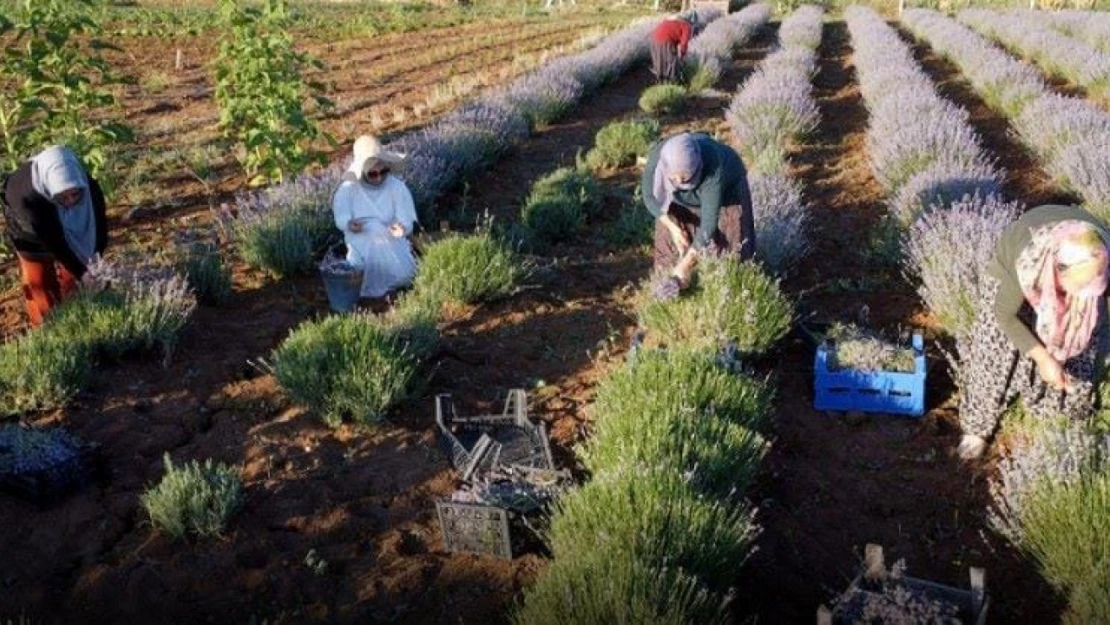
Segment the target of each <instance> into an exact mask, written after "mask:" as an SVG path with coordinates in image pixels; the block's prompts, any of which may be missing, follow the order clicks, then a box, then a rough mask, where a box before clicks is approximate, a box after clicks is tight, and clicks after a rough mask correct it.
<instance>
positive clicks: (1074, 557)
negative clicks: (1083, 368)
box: [990, 419, 1110, 625]
mask: <svg viewBox="0 0 1110 625" xmlns="http://www.w3.org/2000/svg"><path fill="white" fill-rule="evenodd" d="M1013 429H1014V431H1013V432H1012V435H1013V437H1014V439H1015V444H1014V445H1012V446H1011V449H1010V451H1009V454H1008V455H1007V457H1005V458H1003V459H1002V460H1001V461H1000V462H999V463H998V474H997V476H996V477H995V478H994V479H993V480H992V482H991V495H992V498H993V501H994V510H992V512H991V516H990V521H991V524H992V525H993V526H994V528H995V529H996V530H997V531H998V532H999V533H1000V534H1002V535H1003V536H1005V537H1006V538H1007V539H1009V540H1010V541H1011V542H1013V544H1014V545H1016V546H1018V547H1019V548H1020V549H1022V550H1023V551H1024V552H1025V553H1026V554H1027V555H1028V556H1029V557H1031V558H1032V559H1033V560H1034V561H1036V562H1037V563H1038V565H1039V566H1040V569H1041V572H1042V573H1043V574H1044V576H1045V579H1047V580H1048V582H1049V583H1050V584H1052V586H1054V587H1055V588H1056V589H1057V591H1059V592H1060V593H1061V595H1063V596H1064V597H1065V598H1066V600H1067V608H1066V610H1065V612H1064V615H1063V619H1062V622H1063V623H1064V625H1087V624H1088V623H1106V622H1108V621H1110V567H1107V566H1106V558H1107V554H1110V514H1108V512H1110V435H1107V434H1106V432H1105V429H1102V430H1094V429H1092V428H1091V427H1090V426H1089V425H1088V424H1085V423H1079V422H1073V421H1068V420H1058V421H1056V422H1050V423H1043V422H1042V423H1036V422H1034V421H1033V420H1031V419H1027V420H1024V421H1023V422H1021V423H1019V424H1018V425H1017V426H1016V427H1014V428H1013Z"/></svg>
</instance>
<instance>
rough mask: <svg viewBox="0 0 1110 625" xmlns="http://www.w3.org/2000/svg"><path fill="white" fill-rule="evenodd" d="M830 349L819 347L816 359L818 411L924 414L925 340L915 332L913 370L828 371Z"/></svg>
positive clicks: (815, 390) (814, 386)
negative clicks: (908, 371)
mask: <svg viewBox="0 0 1110 625" xmlns="http://www.w3.org/2000/svg"><path fill="white" fill-rule="evenodd" d="M830 349H835V348H830V347H827V346H826V345H820V346H818V347H817V356H816V357H815V358H814V360H813V373H814V381H813V389H814V398H813V407H814V408H816V409H817V410H843V411H859V412H886V413H891V414H901V415H911V416H914V417H920V416H921V415H923V414H925V341H924V339H923V338H922V337H921V334H914V335H913V351H914V372H913V373H901V372H893V371H877V372H863V371H852V370H850V369H842V370H840V371H829V366H828V358H829V355H830V351H829V350H830Z"/></svg>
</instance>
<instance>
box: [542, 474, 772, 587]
mask: <svg viewBox="0 0 1110 625" xmlns="http://www.w3.org/2000/svg"><path fill="white" fill-rule="evenodd" d="M753 516H754V514H753V512H752V511H751V510H750V509H748V508H747V507H746V506H744V505H741V504H734V503H733V502H729V501H727V500H724V501H722V500H718V499H714V498H707V497H703V496H701V495H700V494H699V493H698V492H697V490H695V489H694V488H692V487H691V485H690V483H689V482H688V481H687V480H686V479H685V477H684V476H683V475H682V474H681V473H675V472H673V471H669V470H658V469H655V468H652V467H639V466H638V467H635V468H630V469H629V470H628V471H625V472H622V473H620V474H616V475H614V474H610V475H605V476H596V475H595V476H594V478H593V479H592V480H591V481H590V483H589V484H586V485H585V486H583V487H582V488H580V489H578V490H577V491H574V492H573V493H571V494H568V495H565V496H564V497H563V498H562V499H561V500H560V501H559V504H558V513H557V514H556V515H555V516H554V518H553V519H552V522H551V529H550V532H549V534H548V542H549V543H550V546H551V553H552V555H554V557H555V559H556V561H558V560H559V559H560V558H563V557H571V558H573V557H574V555H575V554H576V553H581V552H595V551H605V552H616V553H620V554H622V555H623V557H631V558H634V559H635V560H638V561H640V562H643V563H644V564H647V565H649V566H652V567H658V568H663V567H665V566H676V567H680V568H681V569H682V570H683V571H684V572H685V573H688V574H690V575H693V576H696V577H697V578H698V579H699V580H700V581H702V582H703V583H705V584H706V585H707V586H708V587H709V588H711V589H713V590H717V591H725V590H727V589H728V588H729V587H730V586H731V585H733V584H734V583H735V582H736V570H737V568H739V567H740V566H742V565H743V563H744V561H745V560H747V558H748V556H749V555H750V554H751V552H752V546H753V545H752V543H753V541H754V538H755V536H756V534H757V528H756V525H755V523H754V521H753Z"/></svg>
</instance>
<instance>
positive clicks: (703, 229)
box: [641, 133, 755, 295]
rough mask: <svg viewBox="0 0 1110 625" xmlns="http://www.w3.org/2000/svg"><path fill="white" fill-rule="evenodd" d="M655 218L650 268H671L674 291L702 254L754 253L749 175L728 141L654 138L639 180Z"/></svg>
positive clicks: (683, 284) (747, 256)
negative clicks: (725, 142) (653, 248)
mask: <svg viewBox="0 0 1110 625" xmlns="http://www.w3.org/2000/svg"><path fill="white" fill-rule="evenodd" d="M641 191H642V192H643V197H644V205H645V206H646V207H647V209H648V211H650V212H651V214H652V215H653V216H654V217H655V218H656V221H655V252H654V261H655V272H656V273H657V274H658V273H662V272H670V276H669V278H668V283H669V284H670V285H671V289H672V290H673V293H670V295H677V293H678V291H680V290H682V289H685V288H686V287H687V286H688V285H689V284H690V277H691V275H692V273H693V270H694V267H695V266H696V264H697V260H698V257H699V256H700V255H704V254H711V255H715V256H720V255H737V256H739V257H740V259H742V260H747V259H750V258H752V256H753V255H754V254H755V220H754V217H753V215H752V199H751V191H750V190H749V188H748V175H747V171H746V170H745V169H744V163H743V162H742V161H741V160H740V156H739V155H738V154H737V153H736V151H735V150H733V149H732V148H731V147H729V146H727V145H724V144H722V143H719V142H717V141H715V140H714V139H713V138H712V137H710V136H709V135H706V134H703V133H682V134H678V135H675V136H673V137H670V138H664V139H661V140H659V141H658V142H656V144H655V145H654V146H653V147H652V148H651V151H650V152H649V153H648V159H647V166H646V167H645V168H644V175H643V179H642V180H641Z"/></svg>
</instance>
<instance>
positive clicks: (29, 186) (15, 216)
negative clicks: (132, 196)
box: [0, 145, 108, 327]
mask: <svg viewBox="0 0 1110 625" xmlns="http://www.w3.org/2000/svg"><path fill="white" fill-rule="evenodd" d="M0 196H2V197H3V200H4V201H3V204H4V217H5V221H6V222H7V234H8V238H9V239H10V240H11V243H12V247H13V248H14V249H15V253H16V256H17V257H18V258H19V269H20V273H21V274H22V282H23V297H24V299H25V301H26V305H27V315H28V317H29V318H30V323H31V326H32V327H38V326H39V325H41V324H42V322H43V319H44V318H45V317H46V314H47V313H48V312H50V310H51V309H53V308H54V307H55V306H57V305H58V303H59V302H60V301H62V300H63V299H65V298H66V297H68V296H69V295H70V294H72V293H73V292H74V291H75V290H76V288H77V281H78V280H80V279H81V277H82V276H84V275H85V268H86V267H87V266H88V264H89V261H90V260H92V258H93V257H94V256H96V255H97V254H100V253H101V252H103V251H104V247H105V245H107V243H108V228H107V218H106V210H105V204H104V193H103V192H102V191H101V190H100V185H99V184H97V182H96V180H94V179H92V177H90V176H89V175H88V174H87V173H86V172H85V168H84V167H82V166H81V163H80V161H79V160H78V159H77V156H76V155H75V154H74V153H73V152H72V151H71V150H70V149H69V148H67V147H65V146H61V145H55V146H52V147H49V148H47V149H45V150H43V151H42V152H40V153H38V154H36V155H35V156H33V157H31V159H30V160H27V161H24V163H23V164H22V165H20V166H19V168H18V169H16V170H15V172H13V173H12V174H11V175H10V176H8V177H7V178H5V180H4V183H3V190H2V193H0Z"/></svg>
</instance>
